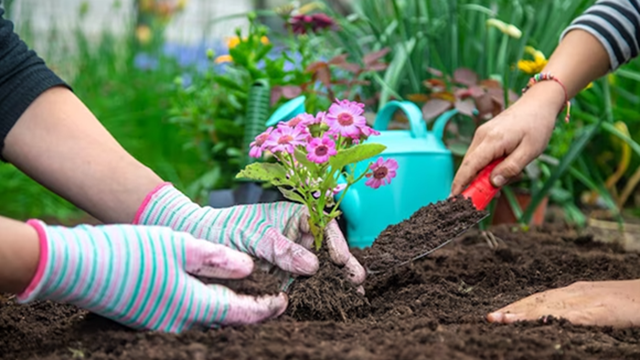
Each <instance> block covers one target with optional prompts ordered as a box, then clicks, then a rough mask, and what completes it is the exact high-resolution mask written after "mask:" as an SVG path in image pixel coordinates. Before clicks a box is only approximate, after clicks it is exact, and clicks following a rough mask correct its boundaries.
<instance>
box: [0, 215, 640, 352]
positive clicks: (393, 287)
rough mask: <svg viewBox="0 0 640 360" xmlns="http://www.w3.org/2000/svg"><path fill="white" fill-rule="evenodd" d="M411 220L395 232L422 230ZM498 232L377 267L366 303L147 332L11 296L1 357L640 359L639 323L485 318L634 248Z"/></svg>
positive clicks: (634, 269) (603, 272)
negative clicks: (245, 322) (615, 325)
mask: <svg viewBox="0 0 640 360" xmlns="http://www.w3.org/2000/svg"><path fill="white" fill-rule="evenodd" d="M403 224H407V228H405V227H404V226H402V225H400V226H398V227H397V228H396V230H397V233H398V234H403V233H411V231H414V230H411V231H410V229H409V228H411V229H413V226H414V225H410V222H406V223H403ZM492 233H493V234H494V235H495V237H496V238H497V239H499V240H498V241H497V244H498V246H497V247H496V243H488V242H487V241H486V240H485V237H484V236H483V234H482V233H481V232H479V231H477V230H475V229H474V230H471V231H469V232H468V233H466V234H465V235H464V236H463V237H461V238H459V239H457V240H456V241H454V242H452V243H450V244H448V245H447V246H445V247H443V248H442V249H439V250H438V251H436V252H434V253H433V254H431V255H430V256H428V257H425V258H422V259H419V260H416V261H414V262H411V263H410V264H408V265H404V266H400V267H395V268H393V269H392V270H391V271H387V272H383V273H380V274H374V275H370V276H369V278H368V279H367V282H366V283H365V290H366V296H365V297H363V298H361V299H362V301H363V304H361V306H360V307H358V306H355V308H354V307H351V306H347V307H344V308H343V311H342V312H341V311H321V312H318V311H316V310H317V308H316V306H319V309H321V310H322V309H323V306H325V305H326V306H330V305H329V304H322V305H320V304H313V303H311V305H305V304H301V303H294V302H293V301H291V305H290V309H289V311H290V312H288V313H286V314H285V315H284V316H282V317H280V318H278V319H274V320H271V321H267V322H265V323H263V324H257V325H250V326H238V327H225V328H222V329H211V330H207V331H199V330H193V331H188V332H185V333H183V334H180V335H173V334H161V333H155V332H140V331H133V330H129V329H127V328H124V327H122V326H120V325H118V324H116V323H113V322H111V321H109V320H106V319H104V318H101V317H99V316H96V315H93V314H88V313H87V312H85V311H82V310H79V309H77V308H75V307H73V306H67V305H59V304H53V303H50V302H35V303H32V304H29V305H18V304H16V303H15V301H14V299H11V298H8V299H7V298H4V299H1V301H2V302H1V303H0V359H21V360H22V359H50V360H53V359H71V358H86V359H196V360H200V359H234V360H235V359H238V360H239V359H374V360H376V359H534V358H535V359H580V360H584V359H622V358H625V359H629V358H631V359H633V358H636V359H640V329H638V328H631V329H612V328H608V327H582V326H574V325H572V324H570V323H568V322H566V321H564V320H555V319H551V320H549V321H546V322H543V321H536V322H523V323H518V324H514V325H498V324H489V323H487V322H486V320H485V316H486V314H487V313H488V312H490V311H492V310H495V309H497V308H500V307H502V306H505V305H507V304H509V303H511V302H513V301H515V300H517V299H520V298H522V297H525V296H528V295H531V294H533V293H536V292H539V291H543V290H546V289H551V288H556V287H560V286H566V285H569V284H571V283H573V282H576V281H580V280H622V279H634V278H640V266H638V265H639V263H640V256H639V255H638V254H637V253H629V252H625V251H624V250H623V249H622V248H621V247H620V246H618V245H615V244H604V243H600V242H598V241H594V238H593V237H592V236H584V235H580V234H578V233H577V232H576V231H574V230H572V229H569V228H566V227H565V226H564V225H562V224H552V225H550V224H548V225H546V226H545V227H542V228H535V227H534V228H531V229H530V230H529V231H526V232H525V231H523V230H522V229H520V228H514V227H509V226H500V227H496V228H493V229H492ZM389 236H391V235H389ZM381 239H382V238H381ZM355 254H356V256H358V257H359V258H361V259H364V258H363V256H364V255H365V254H363V252H361V251H355ZM325 263H326V262H325ZM321 271H334V272H335V269H334V270H331V269H326V270H324V269H323V270H321ZM312 279H313V278H310V279H308V280H309V282H310V281H312ZM294 284H295V283H294ZM336 284H339V283H335V284H333V285H331V286H339V285H336ZM318 286H321V285H318ZM327 286H329V285H327ZM293 291H296V290H295V287H294V286H292V288H291V292H292V293H293ZM297 291H302V290H300V289H299V290H297ZM304 291H308V290H304ZM318 291H319V292H328V291H330V287H324V288H319V289H318ZM303 294H304V296H311V295H310V294H309V293H308V292H304V293H303ZM365 299H366V300H365ZM333 301H341V300H340V299H334V300H333ZM293 307H295V308H296V309H295V310H292V308H293ZM310 309H313V310H310ZM354 309H355V310H354ZM296 314H298V315H296ZM303 319H304V320H303Z"/></svg>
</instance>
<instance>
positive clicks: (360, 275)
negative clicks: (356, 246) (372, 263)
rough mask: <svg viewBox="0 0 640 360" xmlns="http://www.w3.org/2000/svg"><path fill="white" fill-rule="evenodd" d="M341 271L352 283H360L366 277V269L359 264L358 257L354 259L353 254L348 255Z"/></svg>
mask: <svg viewBox="0 0 640 360" xmlns="http://www.w3.org/2000/svg"><path fill="white" fill-rule="evenodd" d="M342 272H343V273H344V275H345V277H346V278H347V279H348V280H349V281H350V282H351V283H352V284H354V285H360V284H362V283H363V282H364V280H365V278H366V277H367V271H366V270H365V269H364V267H362V265H360V262H358V259H356V258H355V257H354V256H353V255H351V256H350V257H349V260H347V263H346V264H345V266H344V267H343V268H342Z"/></svg>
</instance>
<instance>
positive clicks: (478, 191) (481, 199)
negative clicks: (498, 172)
mask: <svg viewBox="0 0 640 360" xmlns="http://www.w3.org/2000/svg"><path fill="white" fill-rule="evenodd" d="M503 160H504V157H502V158H499V159H496V160H494V161H493V162H491V163H490V164H489V165H487V166H486V167H485V168H484V169H482V170H481V171H480V173H478V176H476V178H475V179H474V180H473V181H472V182H471V184H470V185H469V187H468V188H467V189H466V190H465V191H463V192H462V196H464V197H466V198H468V199H471V202H473V205H474V206H475V207H476V209H478V210H484V209H485V208H486V207H487V205H489V203H490V202H491V200H492V199H493V197H494V196H496V194H497V193H498V191H500V188H497V187H495V186H493V184H492V183H491V179H490V177H491V172H492V171H493V169H495V168H496V166H498V164H500V163H501V162H502V161H503Z"/></svg>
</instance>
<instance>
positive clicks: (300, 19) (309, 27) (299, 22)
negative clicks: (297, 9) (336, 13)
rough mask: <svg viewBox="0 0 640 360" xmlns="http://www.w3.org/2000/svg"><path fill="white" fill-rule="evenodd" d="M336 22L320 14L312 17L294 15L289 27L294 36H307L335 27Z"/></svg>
mask: <svg viewBox="0 0 640 360" xmlns="http://www.w3.org/2000/svg"><path fill="white" fill-rule="evenodd" d="M335 25H336V22H335V21H334V20H333V19H332V18H331V17H329V16H328V15H327V14H324V13H318V14H312V15H305V14H300V15H294V16H292V17H291V18H290V19H289V26H291V29H292V30H293V33H294V34H306V33H307V32H314V33H315V32H318V31H319V30H322V29H326V28H330V27H335Z"/></svg>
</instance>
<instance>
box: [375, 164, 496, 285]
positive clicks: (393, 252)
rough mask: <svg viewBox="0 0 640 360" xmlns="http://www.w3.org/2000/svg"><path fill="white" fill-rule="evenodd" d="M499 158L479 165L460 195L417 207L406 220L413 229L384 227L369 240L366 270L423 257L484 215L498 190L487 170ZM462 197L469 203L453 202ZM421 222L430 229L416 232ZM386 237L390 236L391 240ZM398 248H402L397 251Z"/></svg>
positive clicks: (383, 267)
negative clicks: (401, 231) (375, 238)
mask: <svg viewBox="0 0 640 360" xmlns="http://www.w3.org/2000/svg"><path fill="white" fill-rule="evenodd" d="M503 160H504V158H499V159H497V160H494V161H493V162H491V163H490V164H489V165H487V166H486V167H485V168H484V169H482V171H480V173H479V174H478V176H477V177H476V178H475V179H474V180H473V181H472V182H471V184H470V185H469V187H468V188H467V189H466V190H464V191H463V192H462V194H461V196H458V197H455V198H450V199H447V200H445V201H441V202H439V203H436V204H430V205H427V206H425V207H424V208H422V209H420V210H418V211H417V212H416V213H415V214H414V215H413V216H412V217H411V218H410V219H409V220H407V221H409V222H413V223H415V225H416V233H409V234H394V231H397V230H396V229H395V228H394V227H393V226H391V227H389V228H388V229H387V230H385V232H383V234H381V236H380V237H379V239H380V241H376V243H374V244H373V246H372V248H371V249H370V250H369V254H368V255H367V256H366V259H365V261H366V262H368V263H369V262H370V264H367V265H369V266H367V267H368V268H369V273H371V274H375V273H379V272H382V271H385V270H388V269H390V268H393V267H396V266H401V265H404V264H407V263H409V262H411V261H414V260H416V259H419V258H422V257H425V256H427V255H429V254H431V253H432V252H434V251H436V250H437V249H439V248H441V247H443V246H444V245H446V244H448V243H449V242H451V241H452V240H453V239H455V238H457V237H459V236H460V235H462V234H463V233H465V232H466V231H468V230H469V229H471V228H472V227H473V226H475V225H476V224H478V223H479V222H480V221H482V220H483V219H485V218H486V217H487V216H488V215H489V214H488V213H487V212H485V211H484V210H485V209H486V207H487V205H489V203H490V202H491V200H492V199H493V197H494V196H495V195H496V194H497V193H498V191H500V188H496V187H495V186H493V184H492V183H491V181H490V176H491V172H492V171H493V169H494V168H495V167H496V166H497V165H498V164H500V163H501V162H502V161H503ZM464 199H469V200H470V202H471V204H468V203H466V202H461V203H456V202H458V201H460V200H464ZM465 210H466V211H465ZM425 222H429V223H430V224H428V225H431V226H427V228H429V229H432V230H433V231H431V232H429V233H426V234H418V233H417V232H418V231H420V229H421V226H422V225H424V223H425ZM385 233H386V234H385ZM420 235H423V236H420ZM415 238H418V240H415ZM389 239H393V242H391V241H389ZM398 248H400V249H402V251H398V250H397V249H398ZM367 260H370V261H367Z"/></svg>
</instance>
